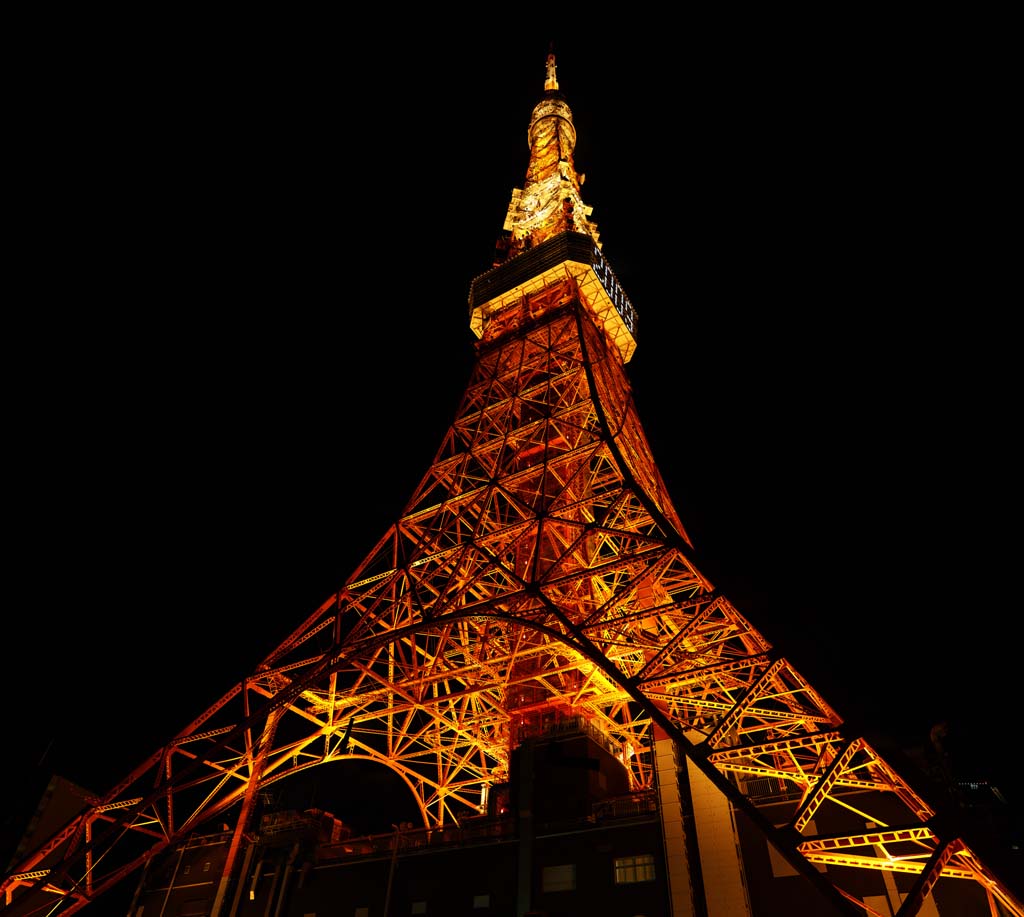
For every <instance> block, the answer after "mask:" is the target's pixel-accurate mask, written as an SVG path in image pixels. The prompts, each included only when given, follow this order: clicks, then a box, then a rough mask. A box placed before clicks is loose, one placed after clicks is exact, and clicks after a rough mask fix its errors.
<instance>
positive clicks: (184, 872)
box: [181, 863, 192, 876]
mask: <svg viewBox="0 0 1024 917" xmlns="http://www.w3.org/2000/svg"><path fill="white" fill-rule="evenodd" d="M190 872H192V864H191V863H189V864H188V865H187V866H186V867H185V868H184V869H183V870H182V871H181V874H182V875H183V876H187V875H188V874H189V873H190Z"/></svg>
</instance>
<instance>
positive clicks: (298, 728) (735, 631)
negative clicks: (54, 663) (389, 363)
mask: <svg viewBox="0 0 1024 917" xmlns="http://www.w3.org/2000/svg"><path fill="white" fill-rule="evenodd" d="M665 508H668V509H669V510H671V504H670V503H669V502H668V496H667V494H666V493H665V491H664V489H663V487H662V486H661V485H660V478H659V476H658V473H657V469H656V468H655V465H654V461H653V458H652V457H651V454H650V450H649V449H648V447H647V444H646V441H645V440H644V438H643V436H642V431H641V430H640V427H639V423H638V421H637V419H636V416H635V410H634V407H633V404H632V400H631V397H630V393H629V386H628V383H627V381H626V377H625V373H624V369H623V365H622V361H621V356H620V355H619V354H618V353H617V351H616V349H615V348H614V347H613V346H612V345H611V344H610V342H609V341H608V340H607V339H606V338H605V337H604V335H603V332H602V331H601V330H600V328H599V326H598V325H597V324H596V323H595V322H594V321H592V320H590V318H589V312H588V309H587V306H586V302H585V300H584V299H583V298H582V297H577V298H576V299H574V300H572V301H571V302H570V303H569V304H567V305H562V306H560V307H558V308H557V309H555V310H554V311H553V312H551V313H549V314H548V315H547V316H545V317H544V318H543V320H541V321H540V322H538V323H536V324H535V325H532V326H527V327H524V328H522V329H518V330H516V331H515V332H514V333H511V334H509V335H508V336H507V337H505V338H504V339H502V340H501V341H499V342H497V343H496V344H494V345H491V346H489V347H486V346H481V348H480V350H479V353H478V360H477V363H476V366H475V368H474V370H473V374H472V377H471V379H470V382H469V385H468V387H467V389H466V392H465V395H464V397H463V401H462V404H461V407H460V409H459V411H458V412H457V415H456V418H455V420H454V422H453V424H452V426H451V427H450V429H449V430H448V432H447V434H446V435H444V436H443V437H442V444H441V447H440V449H439V451H438V454H437V456H436V459H435V461H434V462H433V464H432V465H431V467H430V468H429V469H428V471H427V473H426V474H425V476H424V478H423V480H422V481H421V483H420V485H419V486H418V487H417V488H416V490H415V491H414V493H413V495H412V497H411V498H410V500H409V503H408V505H407V508H406V511H405V512H404V513H403V514H402V516H401V518H400V519H399V520H398V521H397V522H396V523H395V524H394V525H393V526H392V527H391V529H390V530H389V531H387V532H386V533H385V535H384V536H383V537H382V538H381V539H380V541H379V542H378V543H377V545H376V546H375V547H374V549H373V550H372V551H371V552H370V553H369V554H368V555H367V557H366V558H365V560H364V561H363V562H362V563H361V564H360V565H359V567H358V568H357V569H356V570H354V571H353V572H352V575H351V576H350V577H349V578H348V585H347V586H346V587H345V588H344V589H343V590H341V591H340V592H339V593H337V594H336V595H334V596H331V597H330V598H329V599H328V600H327V601H326V602H324V604H323V605H322V606H321V607H320V608H319V609H318V610H317V611H316V612H315V613H314V614H313V615H312V616H310V617H309V618H308V619H307V620H305V621H303V622H302V624H301V625H300V626H299V627H298V628H297V629H296V630H295V631H294V632H293V633H292V634H291V635H290V636H289V637H288V638H287V639H285V640H284V641H283V642H282V643H281V645H280V646H278V647H277V648H275V649H274V650H273V652H271V653H270V654H269V655H268V656H267V658H266V659H265V660H264V661H263V662H262V663H261V664H260V665H259V666H258V667H257V668H256V670H255V671H254V672H253V674H252V675H251V676H249V677H248V678H246V679H245V680H243V681H242V682H241V683H239V684H238V685H237V686H236V687H234V688H233V689H232V690H231V691H229V692H228V693H227V694H226V695H225V696H224V698H222V699H221V700H220V701H218V702H217V703H216V704H214V705H213V706H212V707H211V708H210V709H209V710H207V711H206V712H205V713H204V714H202V715H201V716H200V717H199V718H197V719H196V720H195V721H194V722H193V723H192V724H190V725H189V726H188V727H187V728H186V729H185V730H183V731H182V732H181V733H180V734H179V735H177V736H175V737H174V738H173V739H172V740H171V741H170V742H168V743H167V745H166V746H165V747H164V748H163V749H160V750H159V751H158V752H157V753H156V754H154V755H153V756H151V757H150V758H149V759H148V760H147V761H146V762H144V763H143V765H141V766H140V767H139V768H138V769H137V770H136V771H135V772H133V773H132V774H131V775H129V776H128V777H127V778H126V779H125V780H124V781H122V782H121V783H120V784H119V785H118V786H117V787H115V788H114V790H112V791H111V792H110V793H109V794H107V795H106V796H104V797H103V798H102V799H101V800H98V801H97V805H96V806H95V807H94V808H92V809H90V810H89V812H87V813H85V814H84V815H82V816H81V817H80V819H79V820H78V823H77V824H73V825H72V826H71V827H70V828H69V829H67V830H66V831H65V832H64V833H62V834H61V835H60V841H59V842H58V843H57V844H55V845H52V846H50V847H49V848H47V851H46V853H47V854H53V853H60V854H61V855H62V857H63V859H62V860H61V861H60V862H59V863H58V864H56V865H55V866H53V867H52V868H51V870H50V872H49V873H48V874H46V875H45V876H44V875H43V874H42V873H41V872H39V871H36V870H35V867H36V866H37V865H39V863H41V862H42V859H41V857H37V858H29V859H28V860H27V861H26V862H24V863H21V864H18V867H17V869H16V872H15V873H14V874H12V876H10V877H9V878H8V879H7V880H6V882H5V886H4V887H5V891H7V893H8V894H11V891H10V890H11V889H17V890H22V889H24V888H26V887H33V888H35V889H36V891H37V892H38V893H39V894H43V892H42V891H41V889H43V888H48V889H49V890H50V891H49V892H47V893H46V894H50V895H53V896H55V900H56V898H57V897H60V896H59V895H57V893H58V892H59V893H61V894H62V895H63V898H64V900H63V901H61V902H60V903H61V907H60V908H59V912H60V913H71V912H73V911H74V910H77V909H78V908H79V907H80V906H82V904H84V903H86V902H87V901H89V900H92V898H93V897H95V896H96V895H98V894H99V893H101V892H102V891H103V890H104V889H105V888H107V887H109V886H110V885H111V884H112V883H113V882H115V881H119V880H120V878H122V877H123V876H124V875H125V874H127V872H129V871H130V870H132V869H133V868H135V867H136V866H138V865H139V864H141V863H142V862H143V861H144V860H145V859H147V858H149V857H151V856H153V855H155V854H156V853H158V852H159V851H160V850H162V849H164V848H166V847H167V846H169V845H172V844H175V843H177V842H179V841H181V840H182V839H183V838H184V837H185V836H187V834H188V833H189V832H191V831H192V830H194V829H195V828H197V827H198V826H199V825H201V824H202V823H204V822H206V821H209V820H210V819H212V818H219V819H224V818H225V817H226V816H227V813H228V812H229V811H238V809H237V807H239V805H240V804H241V810H242V811H245V810H246V805H247V804H248V805H249V806H250V808H251V803H252V801H253V800H254V799H255V797H256V794H257V793H258V791H259V790H260V789H261V788H264V787H267V786H268V785H270V784H273V783H275V782H277V781H279V780H282V779H285V778H287V777H290V776H293V775H295V774H297V773H300V772H302V771H304V770H307V769H308V768H311V767H315V766H318V765H321V764H324V763H326V762H331V761H337V760H341V759H345V758H369V759H373V760H375V761H378V762H380V763H382V764H383V765H385V766H387V767H389V768H390V769H391V770H393V771H394V772H395V773H396V774H398V775H400V776H401V778H402V779H403V780H404V781H405V783H406V785H407V786H408V788H409V791H410V793H411V794H412V795H413V796H414V798H415V799H416V800H417V801H418V804H419V809H420V812H421V816H422V820H423V822H424V824H425V825H428V826H434V825H443V824H447V823H451V822H457V821H458V820H459V819H460V818H463V817H465V816H466V815H467V814H475V813H476V812H477V811H479V808H480V806H481V804H482V800H483V798H484V794H485V792H486V788H488V787H490V786H492V785H494V784H497V783H501V782H504V781H506V780H507V779H508V776H509V771H508V768H509V758H510V753H511V751H512V749H513V748H514V746H515V744H516V742H517V741H518V738H519V737H520V736H521V735H523V734H525V732H527V731H528V730H529V728H530V723H531V722H532V721H533V720H534V719H535V718H536V717H538V716H540V715H542V714H544V713H548V714H555V715H564V716H578V717H582V718H583V719H584V720H586V721H587V722H589V723H590V724H591V727H592V728H594V729H596V730H597V731H598V732H599V733H601V734H603V735H604V736H605V737H606V740H607V741H608V742H609V743H610V745H611V746H612V747H614V748H617V749H618V750H619V752H620V757H621V760H622V761H623V762H624V763H625V764H626V766H627V768H628V773H629V776H630V780H631V782H632V785H633V788H635V789H643V788H647V787H650V786H651V785H652V781H653V773H654V771H653V767H652V742H653V726H654V724H655V723H657V724H658V725H659V726H660V727H661V728H663V729H665V730H666V731H667V732H668V733H669V734H670V735H671V736H672V737H673V738H674V739H675V740H676V742H677V744H678V745H679V747H680V748H681V749H682V750H684V751H686V752H687V753H689V754H690V755H691V757H692V759H693V761H694V762H695V764H696V765H697V766H699V767H701V768H702V769H703V770H704V771H705V773H706V774H707V775H708V776H709V777H710V778H711V779H712V780H713V781H714V782H715V784H716V785H717V786H718V787H719V788H720V789H722V791H723V792H725V793H726V794H727V795H729V796H730V798H732V799H733V801H734V804H736V805H737V807H739V808H741V809H743V810H744V811H746V812H748V814H750V815H751V816H752V817H753V818H755V819H756V818H758V811H759V810H758V808H757V802H758V800H757V799H756V797H754V796H749V797H748V796H746V795H744V794H745V791H744V789H743V787H744V782H743V781H744V780H745V779H748V778H758V777H760V778H771V779H773V780H775V781H776V782H778V783H779V784H780V785H784V786H787V787H789V788H790V789H791V791H792V794H793V798H794V800H795V802H794V809H793V814H792V817H791V821H790V824H789V825H788V826H787V830H785V831H783V832H780V833H779V834H778V835H777V836H774V837H773V843H774V844H775V845H776V846H777V847H778V848H779V849H780V850H782V851H784V852H785V853H786V854H787V855H788V856H789V857H790V858H791V859H793V860H795V861H797V862H804V863H806V864H808V865H807V868H808V869H809V870H813V866H812V865H810V864H815V863H827V864H829V865H830V866H835V867H843V868H844V869H847V870H862V869H870V870H887V871H890V872H894V873H895V872H903V873H912V874H915V875H918V876H921V875H922V874H924V873H925V871H926V870H927V869H928V866H927V864H928V862H929V860H930V859H932V858H933V857H935V856H936V854H937V851H939V850H940V849H945V848H944V847H943V844H945V843H948V841H949V839H948V838H947V839H942V838H940V836H939V835H938V833H937V832H936V831H935V830H934V829H933V828H932V827H931V826H930V819H931V817H932V815H933V812H932V810H931V809H930V808H929V807H928V806H927V804H926V803H925V802H924V801H923V800H921V799H920V798H919V797H918V796H917V794H916V793H914V792H913V791H912V790H911V789H910V787H909V786H908V785H907V784H906V783H905V782H904V781H903V780H902V779H900V778H899V776H898V775H897V774H896V773H895V772H894V771H893V770H892V769H891V768H890V767H889V766H888V765H887V764H886V763H885V762H884V761H883V760H882V759H881V758H880V756H879V755H878V754H877V753H876V752H875V751H874V750H873V749H872V748H871V747H870V745H869V744H868V743H867V742H866V741H865V740H864V739H860V738H857V739H853V740H850V739H848V738H844V737H843V736H842V733H841V730H840V729H839V727H840V725H841V720H840V718H839V717H838V716H837V715H836V714H835V712H834V711H833V710H832V709H831V708H830V707H829V706H828V705H827V704H826V703H825V701H824V700H823V699H822V698H821V697H820V696H819V694H818V693H817V692H816V691H814V690H813V688H811V686H810V685H808V684H807V683H806V681H805V680H804V679H803V678H802V677H801V676H800V675H799V674H798V673H797V672H796V670H795V669H794V668H793V666H792V665H791V664H790V663H789V662H788V661H787V660H786V659H784V658H782V657H780V656H778V655H777V654H776V653H775V651H774V649H773V647H772V645H771V644H770V643H769V642H768V641H767V640H766V639H765V638H764V636H762V634H761V633H760V632H759V631H758V630H757V629H756V628H754V627H753V626H751V624H750V623H749V622H748V621H747V620H746V619H745V618H744V617H743V616H742V615H741V614H740V613H739V612H738V611H737V610H736V609H735V608H734V607H733V606H732V605H731V603H730V602H729V601H728V599H727V598H726V597H725V596H723V595H721V594H719V593H717V592H716V591H715V590H714V588H713V586H712V584H711V583H709V582H708V581H707V580H706V578H705V577H704V576H703V575H702V574H701V573H700V572H699V571H698V570H697V569H696V568H695V566H694V565H693V563H692V560H691V559H690V553H689V543H688V540H687V538H686V535H685V532H683V531H682V529H681V527H678V526H677V525H676V515H675V512H674V511H669V512H664V511H663V510H664V509H665ZM728 775H734V777H733V779H737V780H738V781H739V784H738V785H737V784H736V783H734V782H733V779H730V778H729V776H728ZM873 801H877V802H880V803H881V802H884V803H885V804H886V806H887V807H889V808H890V809H891V806H892V804H893V802H896V803H898V804H899V805H901V806H902V808H903V811H904V816H903V819H902V822H901V824H899V825H892V824H888V823H886V822H885V820H884V819H883V818H882V817H881V816H880V815H879V814H878V813H876V812H874V811H872V810H871V804H872V802H873ZM831 807H835V808H839V809H844V810H846V811H853V812H855V813H857V814H858V817H862V818H863V821H869V820H873V821H874V823H875V824H879V825H882V826H883V828H880V829H879V830H878V831H875V832H869V833H859V834H857V835H850V836H849V837H830V838H824V839H816V838H815V837H813V836H812V835H809V834H808V833H807V832H808V831H809V830H810V827H811V825H812V824H813V821H812V816H813V815H815V814H817V813H820V812H821V811H822V810H823V809H825V808H831ZM761 821H762V823H764V824H767V822H766V820H765V819H763V818H762V820H761ZM85 827H87V828H88V830H87V831H85V830H83V828H85ZM239 830H241V828H240V829H239ZM766 830H769V831H770V830H771V828H770V826H769V827H768V828H766ZM239 837H241V835H240V834H239ZM90 838H91V839H90ZM904 848H906V849H904ZM832 872H833V871H832V870H830V872H829V875H830V877H831V875H832ZM815 875H818V873H817V872H816V871H815ZM950 879H956V880H963V879H972V880H974V881H977V882H979V883H981V884H983V885H986V887H987V886H988V883H990V881H991V880H990V879H989V877H988V876H987V874H986V873H985V872H984V871H983V870H982V869H981V868H980V867H979V866H978V865H977V863H976V862H975V860H974V858H973V857H972V856H971V854H970V852H969V851H967V850H966V848H962V849H961V850H960V851H959V852H957V853H956V854H955V855H951V856H950V857H949V858H948V859H947V860H946V861H945V862H944V864H943V866H942V868H941V869H940V870H938V871H937V872H936V874H935V881H947V880H950ZM44 880H45V882H44ZM33 883H37V884H36V885H33ZM72 893H73V894H72ZM999 895H1001V897H1000V900H1001V901H1003V902H1004V906H1005V907H1007V908H1008V909H1009V912H1010V913H1012V914H1017V915H1020V914H1022V913H1024V911H1021V910H1020V908H1019V905H1018V904H1016V903H1013V902H1012V899H1011V898H1009V896H1007V895H1006V893H1005V892H1003V891H1000V892H999ZM15 897H17V896H15ZM836 897H837V899H841V900H843V901H844V902H845V901H846V900H847V898H848V896H847V895H846V894H845V893H844V891H843V889H841V888H839V889H837V892H836ZM1007 902H1010V903H1007ZM844 906H845V905H844ZM837 913H844V911H842V910H837Z"/></svg>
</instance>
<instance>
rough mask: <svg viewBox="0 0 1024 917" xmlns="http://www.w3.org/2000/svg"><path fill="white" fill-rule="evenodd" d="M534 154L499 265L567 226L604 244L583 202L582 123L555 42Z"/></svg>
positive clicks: (536, 113) (534, 119)
mask: <svg viewBox="0 0 1024 917" xmlns="http://www.w3.org/2000/svg"><path fill="white" fill-rule="evenodd" d="M526 139H527V144H528V145H529V148H530V159H529V162H528V164H527V167H526V179H525V181H524V183H523V187H522V188H515V189H513V191H512V200H511V201H510V202H509V205H508V212H507V213H506V215H505V223H504V225H503V226H502V235H501V236H500V237H499V239H498V244H497V248H496V253H495V260H494V263H495V265H498V264H501V263H502V262H503V261H505V260H507V259H508V258H512V257H515V256H516V255H519V254H522V253H523V252H524V251H526V250H528V249H531V248H535V247H536V246H538V245H540V244H542V243H543V242H546V241H547V240H548V239H551V238H553V237H554V236H557V235H559V234H560V233H563V232H578V233H584V234H586V235H588V236H590V237H591V238H592V239H593V241H594V243H595V244H596V245H597V246H598V247H600V244H601V243H600V235H599V233H598V231H597V225H596V224H595V223H593V222H591V220H590V214H591V212H592V211H593V208H592V207H588V206H587V205H586V204H585V203H583V198H582V196H581V194H580V187H581V186H582V184H583V181H584V176H583V175H582V174H580V173H577V171H576V165H575V162H574V161H573V152H574V150H575V149H576V126H575V125H574V124H573V120H572V111H571V109H570V108H569V104H568V102H566V100H565V97H564V96H563V95H562V93H561V91H560V89H559V84H558V76H557V73H556V65H555V52H554V43H552V45H551V48H550V49H549V51H548V55H547V60H546V64H545V79H544V95H543V97H542V98H541V100H540V101H539V102H538V103H537V104H536V105H535V106H534V109H533V112H532V114H531V115H530V126H529V129H528V130H527V134H526Z"/></svg>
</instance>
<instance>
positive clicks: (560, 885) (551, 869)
mask: <svg viewBox="0 0 1024 917" xmlns="http://www.w3.org/2000/svg"><path fill="white" fill-rule="evenodd" d="M541 888H542V889H543V890H544V891H546V892H571V891H572V890H573V889H575V888H576V864H575V863H566V864H565V865H564V866H545V867H544V870H543V872H542V873H541Z"/></svg>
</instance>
